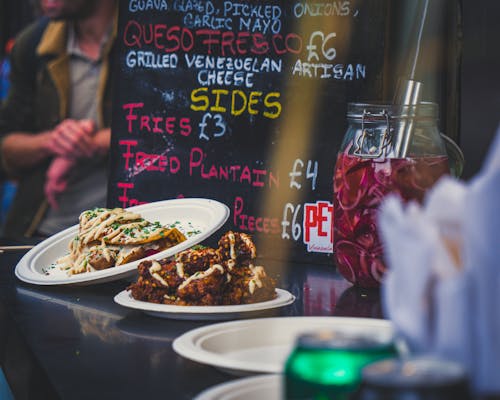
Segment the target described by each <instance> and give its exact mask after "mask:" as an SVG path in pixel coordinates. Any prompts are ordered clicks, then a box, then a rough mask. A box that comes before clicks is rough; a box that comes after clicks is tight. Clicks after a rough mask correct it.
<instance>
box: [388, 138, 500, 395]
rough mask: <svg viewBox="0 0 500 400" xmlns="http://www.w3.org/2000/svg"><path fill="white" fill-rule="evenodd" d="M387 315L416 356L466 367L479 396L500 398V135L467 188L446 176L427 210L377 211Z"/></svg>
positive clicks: (391, 206) (394, 206)
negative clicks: (430, 355)
mask: <svg viewBox="0 0 500 400" xmlns="http://www.w3.org/2000/svg"><path fill="white" fill-rule="evenodd" d="M379 233H380V236H381V238H382V241H383V244H384V249H385V256H386V261H387V263H388V267H389V270H388V272H387V274H386V276H385V278H384V282H383V285H382V296H383V306H384V312H385V313H386V316H387V317H388V318H390V319H391V320H392V321H393V322H394V324H395V327H396V329H397V330H398V331H399V332H400V333H401V334H402V335H403V336H404V337H405V338H406V340H407V342H408V345H409V347H410V349H411V350H412V351H413V352H414V353H417V354H422V353H433V354H436V355H439V356H442V357H445V358H447V359H450V360H454V361H457V362H460V363H462V364H463V365H464V366H465V367H466V368H467V369H468V372H469V376H470V378H471V383H472V385H473V388H474V391H475V392H476V393H478V394H500V131H499V132H497V135H496V139H495V141H494V143H493V145H492V148H491V151H490V153H489V155H488V157H487V160H486V162H485V164H484V165H483V168H482V170H481V171H480V173H479V174H478V175H477V176H476V177H475V178H474V179H472V180H471V181H470V182H468V183H464V182H461V181H458V180H455V179H453V178H450V177H445V178H442V179H441V180H440V181H439V182H438V183H437V184H436V186H435V187H434V188H433V189H432V190H431V191H430V192H429V193H428V195H427V196H426V199H425V202H424V204H423V205H418V204H416V203H408V204H406V205H405V204H403V203H402V201H401V200H400V199H399V197H396V196H388V197H387V198H386V200H385V201H384V202H383V204H382V205H381V208H380V213H379Z"/></svg>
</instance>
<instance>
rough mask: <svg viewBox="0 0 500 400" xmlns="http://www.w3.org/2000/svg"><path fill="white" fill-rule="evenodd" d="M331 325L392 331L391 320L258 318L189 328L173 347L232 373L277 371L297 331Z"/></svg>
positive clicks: (385, 336)
mask: <svg viewBox="0 0 500 400" xmlns="http://www.w3.org/2000/svg"><path fill="white" fill-rule="evenodd" d="M332 329H342V330H343V331H344V332H347V333H349V332H352V333H353V334H354V333H359V332H363V333H370V334H372V335H374V336H376V337H379V338H380V339H381V340H390V339H391V338H392V337H393V334H394V332H393V328H392V324H391V323H390V322H389V321H387V320H381V319H371V318H349V317H281V318H258V319H250V320H243V321H232V322H225V323H218V324H213V325H209V326H204V327H202V328H198V329H194V330H191V331H189V332H186V333H185V334H183V335H181V336H179V337H178V338H177V339H175V341H174V342H173V348H174V351H175V352H176V353H177V354H179V355H181V356H183V357H185V358H188V359H190V360H193V361H196V362H199V363H202V364H208V365H212V366H214V367H217V368H219V369H222V370H224V371H226V372H229V373H232V374H235V375H249V374H256V373H271V374H279V373H282V372H283V368H284V365H285V361H286V359H287V357H288V355H289V354H290V352H291V351H292V349H293V347H294V346H295V341H296V339H297V337H298V336H299V335H300V334H302V333H306V332H318V331H320V330H332Z"/></svg>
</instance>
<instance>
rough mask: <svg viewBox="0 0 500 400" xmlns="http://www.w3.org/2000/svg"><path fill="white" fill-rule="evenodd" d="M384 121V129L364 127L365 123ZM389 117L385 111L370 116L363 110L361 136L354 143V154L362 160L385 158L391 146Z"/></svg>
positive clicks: (369, 113)
mask: <svg viewBox="0 0 500 400" xmlns="http://www.w3.org/2000/svg"><path fill="white" fill-rule="evenodd" d="M380 118H384V119H385V127H380V126H375V127H366V126H365V122H367V121H368V122H369V121H370V120H379V119H380ZM389 120H390V116H389V113H388V112H387V111H386V110H382V112H381V113H379V114H372V113H371V112H369V111H366V109H365V110H363V116H362V117H361V134H360V135H359V136H358V137H357V138H356V139H355V141H354V145H355V148H354V154H355V155H356V156H359V157H364V158H380V157H385V155H386V154H387V149H388V148H389V146H391V144H392V129H391V127H390V122H389Z"/></svg>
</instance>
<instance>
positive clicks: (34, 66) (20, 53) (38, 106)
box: [0, 19, 114, 238]
mask: <svg viewBox="0 0 500 400" xmlns="http://www.w3.org/2000/svg"><path fill="white" fill-rule="evenodd" d="M67 29H68V27H67V23H66V22H62V21H58V22H49V21H48V20H46V19H41V20H39V21H37V22H35V23H34V24H32V25H31V26H29V27H28V28H26V29H25V30H24V31H23V32H22V33H21V34H20V36H19V37H18V38H17V39H16V44H15V46H14V48H13V50H12V54H11V66H12V69H11V89H10V92H9V95H8V97H7V99H6V100H5V102H4V104H3V105H2V107H1V108H0V137H1V138H0V140H2V139H3V137H4V136H5V135H6V134H8V133H9V132H15V131H22V132H32V133H33V134H34V135H36V134H37V133H38V132H42V131H44V130H48V129H52V128H53V127H54V126H56V125H57V124H58V123H59V122H61V121H62V120H64V119H65V118H67V117H68V110H69V104H68V101H69V100H68V99H69V93H70V78H69V56H68V54H67V53H66V40H67ZM113 37H114V36H113ZM112 42H113V40H110V43H108V45H107V47H106V49H105V59H104V63H103V68H102V73H101V81H100V85H99V90H98V92H97V96H96V97H97V98H96V101H97V104H98V110H99V121H97V123H98V125H99V127H100V128H102V127H109V126H110V125H111V87H110V86H111V85H110V79H109V69H110V65H109V64H110V59H111V53H112V51H111V47H112ZM1 147H2V144H1V141H0V172H1V173H2V174H3V175H4V176H10V177H12V178H14V179H16V180H18V189H17V193H16V197H15V199H14V202H13V204H12V208H11V210H10V211H9V215H8V216H7V221H6V223H5V226H4V229H3V234H4V236H7V237H11V238H19V237H23V236H24V237H30V236H32V235H33V234H34V233H35V232H36V229H37V227H38V225H39V223H40V222H41V220H42V219H43V216H44V214H45V212H46V211H47V208H48V204H47V201H46V200H45V195H44V191H43V188H44V182H45V173H46V171H47V168H48V166H49V164H50V160H47V161H46V162H45V163H43V165H38V166H37V167H35V168H32V169H30V170H27V171H23V173H22V174H20V176H19V175H17V176H13V175H12V173H11V171H10V170H9V166H8V165H6V163H5V160H4V159H3V157H2V154H3V152H2V150H1ZM75 223H76V221H75Z"/></svg>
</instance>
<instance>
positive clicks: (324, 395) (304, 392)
mask: <svg viewBox="0 0 500 400" xmlns="http://www.w3.org/2000/svg"><path fill="white" fill-rule="evenodd" d="M383 336H384V337H381V336H379V335H376V334H373V332H372V333H371V334H370V332H359V331H357V332H353V331H351V332H349V331H342V330H338V331H328V332H318V333H308V334H304V335H301V336H300V337H299V338H298V339H297V343H296V347H295V349H294V350H293V351H292V353H291V354H290V356H289V357H288V360H287V362H286V365H285V385H284V387H285V390H284V392H285V397H286V399H287V400H306V399H307V400H347V399H351V398H352V396H353V395H354V393H355V392H356V390H357V389H358V388H359V386H360V383H361V369H362V368H363V367H364V366H366V365H368V364H369V363H371V362H374V361H378V360H382V359H387V358H394V357H397V355H398V352H397V348H396V345H395V343H394V340H393V337H392V335H391V336H390V337H388V335H383Z"/></svg>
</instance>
